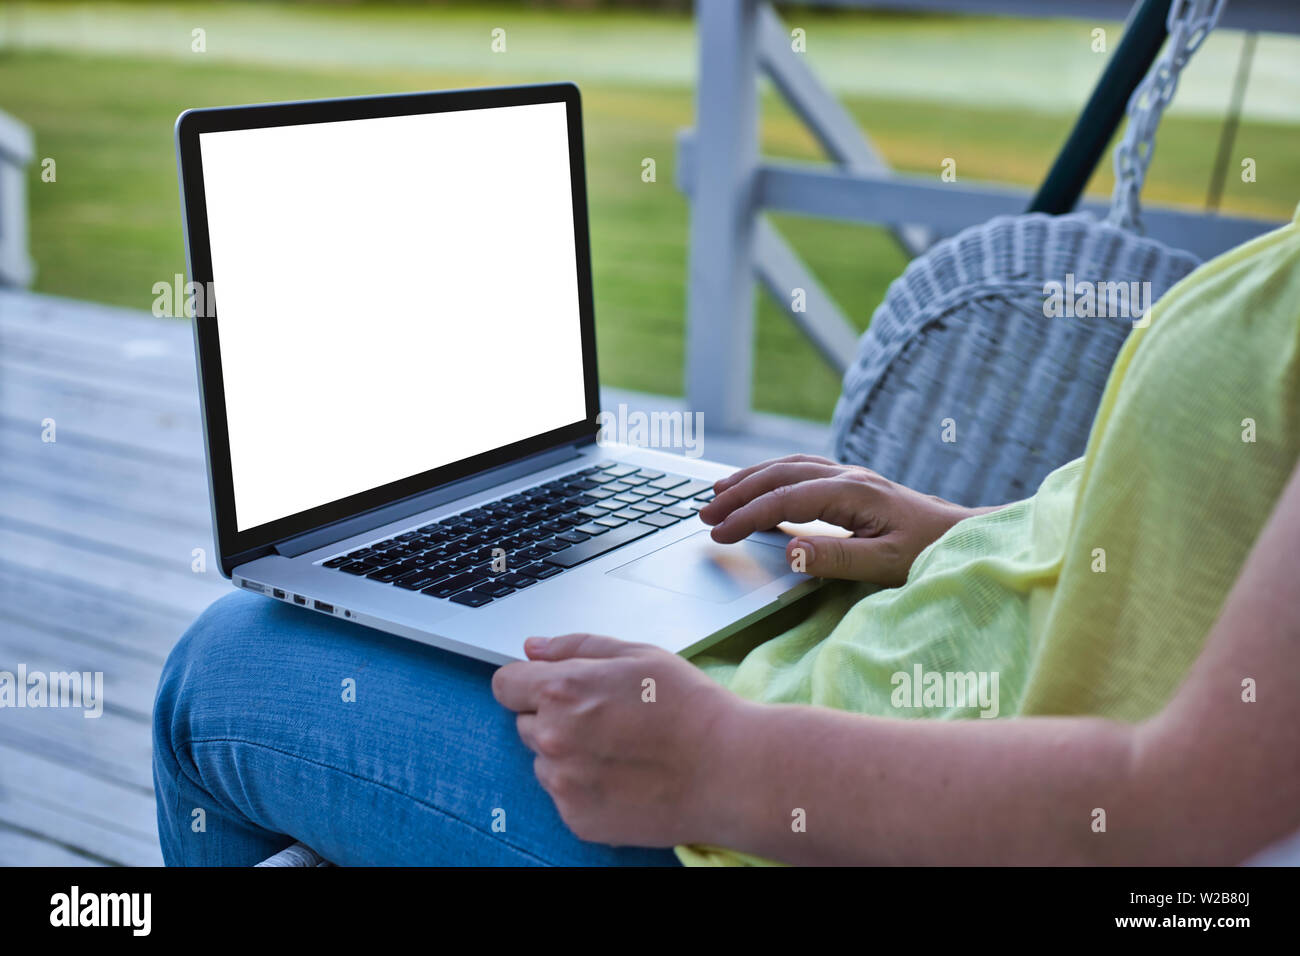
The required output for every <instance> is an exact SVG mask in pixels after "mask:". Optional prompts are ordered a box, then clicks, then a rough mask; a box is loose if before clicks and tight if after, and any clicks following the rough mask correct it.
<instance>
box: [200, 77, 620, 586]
mask: <svg viewBox="0 0 1300 956" xmlns="http://www.w3.org/2000/svg"><path fill="white" fill-rule="evenodd" d="M541 103H563V104H564V105H565V108H566V114H567V117H568V139H569V173H570V188H571V192H572V206H573V238H574V252H575V259H576V263H577V282H578V313H579V314H578V321H579V324H580V334H581V341H582V368H583V376H584V379H585V382H584V394H585V398H586V415H585V417H584V418H582V419H580V420H578V421H576V422H570V423H568V424H565V425H562V426H559V427H557V428H554V429H552V430H550V431H548V432H545V433H543V434H540V435H534V436H532V437H530V438H526V439H523V440H521V441H517V442H513V443H511V444H509V445H504V446H502V447H499V448H494V449H491V450H489V451H485V452H483V453H481V454H478V455H474V456H472V457H470V458H464V459H461V460H459V461H454V462H450V463H448V464H445V465H441V466H439V467H437V468H431V469H429V470H427V471H424V472H421V473H420V474H417V475H410V476H408V477H405V478H399V479H396V480H394V481H391V482H389V483H387V484H385V485H382V486H380V487H378V488H372V489H370V490H368V491H363V492H360V493H357V494H354V495H349V496H348V497H346V498H340V499H338V500H336V501H330V502H327V503H325V504H322V505H318V506H315V507H312V508H308V509H306V510H304V511H300V512H297V513H296V514H292V515H287V516H285V517H283V518H279V519H277V520H275V521H271V522H268V523H265V524H261V525H258V526H256V527H253V528H247V529H244V530H242V531H240V530H238V527H237V524H236V519H235V495H234V480H233V474H232V470H231V456H230V435H229V431H228V425H227V419H226V401H225V384H224V381H223V378H222V366H221V345H220V337H219V333H218V329H219V321H220V318H219V316H220V309H219V300H220V293H221V290H220V286H219V285H218V284H217V283H216V282H214V281H213V280H214V277H213V275H212V250H211V246H210V242H209V235H208V218H207V202H206V194H205V190H204V182H203V159H202V155H201V151H200V148H199V137H200V136H201V135H202V134H204V133H216V132H225V131H229V130H247V129H266V128H270V127H277V126H296V125H301V124H307V123H329V122H338V121H345V120H359V119H376V118H381V117H390V116H410V115H417V114H422V113H446V112H456V111H461V110H475V109H491V108H495V107H508V106H525V105H531V104H541ZM176 152H177V162H178V167H179V176H180V189H181V204H182V211H183V214H184V218H185V231H186V239H187V246H186V251H187V255H188V261H189V272H190V281H191V282H194V283H197V285H198V287H199V288H200V289H203V290H209V291H210V293H211V295H210V296H209V295H205V296H204V297H203V298H204V302H205V304H206V305H207V311H206V314H201V315H195V316H194V318H193V323H194V337H195V357H196V362H197V365H198V373H199V392H200V399H201V402H202V411H203V427H204V437H205V444H206V451H207V462H208V481H209V489H210V492H211V495H212V510H213V523H214V532H215V535H216V543H217V549H218V552H219V553H220V559H221V568H222V572H223V573H224V574H226V575H227V576H229V574H230V571H231V569H232V568H233V566H234V565H235V564H237V563H240V562H242V561H246V560H250V559H251V558H253V557H256V556H258V555H259V554H262V553H267V552H269V551H270V550H271V548H272V547H273V546H274V545H276V544H278V543H280V542H283V541H285V540H286V539H289V538H294V537H296V536H298V535H301V534H304V533H306V532H309V531H314V530H317V529H319V528H322V527H325V526H328V525H330V524H333V523H335V522H338V521H344V520H347V519H349V518H355V517H357V516H359V515H363V514H365V513H367V512H369V511H374V510H377V509H379V508H384V507H386V506H388V505H392V504H394V503H396V502H399V501H402V500H403V499H407V498H411V497H414V496H416V495H420V494H424V493H426V492H428V491H431V490H433V489H435V488H438V487H440V486H442V485H445V484H447V483H449V482H454V481H457V480H460V479H463V478H467V477H469V476H471V475H474V474H477V473H479V472H482V471H486V470H488V469H490V468H494V467H497V466H499V465H504V464H508V463H509V462H512V461H515V460H518V459H520V458H524V457H526V456H528V455H533V454H537V453H540V452H544V451H547V450H549V449H552V448H556V447H560V446H563V445H571V444H576V443H582V442H590V441H593V440H594V439H595V435H596V420H597V413H598V412H599V408H600V406H599V386H598V377H597V369H596V328H595V312H594V304H593V297H592V280H591V249H590V233H589V228H588V222H587V183H586V172H585V165H584V158H583V139H582V109H581V98H580V95H579V93H578V88H577V87H576V86H574V85H573V84H571V83H556V84H542V85H536V86H515V87H499V88H490V89H474V90H455V91H446V92H429V93H403V94H396V95H386V96H367V97H356V98H350V99H332V100H312V101H303V102H293V103H268V104H260V105H254V106H233V107H219V108H212V109H194V110H188V111H186V112H184V113H182V114H181V115H180V117H179V118H178V119H177V121H176ZM520 162H525V163H526V162H527V157H526V156H521V157H520ZM381 173H382V171H377V174H381ZM309 298H310V297H309V296H308V295H304V303H303V305H304V308H307V307H309ZM430 412H431V414H432V413H434V412H444V413H445V414H452V415H466V414H472V412H471V411H470V410H468V409H464V408H457V409H446V410H432V409H431V410H430Z"/></svg>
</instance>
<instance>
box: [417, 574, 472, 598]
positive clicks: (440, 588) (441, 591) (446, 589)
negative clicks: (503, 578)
mask: <svg viewBox="0 0 1300 956" xmlns="http://www.w3.org/2000/svg"><path fill="white" fill-rule="evenodd" d="M486 578H487V575H486V574H484V573H483V572H482V571H467V572H466V573H465V574H457V575H456V576H455V577H450V578H447V579H446V580H445V581H439V582H438V583H437V584H435V585H433V586H432V587H428V588H425V589H424V590H423V591H422V592H421V593H423V594H432V595H433V596H434V597H438V598H445V597H451V596H452V595H453V594H455V593H456V592H457V591H463V590H465V589H466V588H470V587H473V586H474V585H476V584H481V583H482V582H483V581H484V580H485V579H486Z"/></svg>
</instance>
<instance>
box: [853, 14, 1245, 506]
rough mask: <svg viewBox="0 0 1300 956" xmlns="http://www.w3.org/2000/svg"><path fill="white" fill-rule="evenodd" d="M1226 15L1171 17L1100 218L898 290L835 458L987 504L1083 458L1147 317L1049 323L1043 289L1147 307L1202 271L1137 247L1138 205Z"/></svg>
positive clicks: (1006, 235)
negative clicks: (1182, 86) (1087, 289)
mask: <svg viewBox="0 0 1300 956" xmlns="http://www.w3.org/2000/svg"><path fill="white" fill-rule="evenodd" d="M1222 5H1223V2H1222V0H1189V2H1183V0H1174V2H1173V3H1172V4H1170V5H1169V8H1168V14H1167V26H1168V31H1169V36H1170V43H1169V44H1168V46H1167V47H1166V49H1165V50H1164V52H1163V53H1162V54H1161V55H1160V56H1159V58H1158V59H1156V61H1155V63H1154V64H1153V65H1152V66H1151V68H1150V69H1149V70H1148V71H1147V72H1146V75H1145V76H1144V77H1143V79H1142V81H1141V82H1140V83H1139V84H1138V85H1137V86H1136V88H1135V89H1133V91H1132V94H1131V96H1130V97H1129V98H1128V102H1127V114H1128V120H1129V121H1128V126H1127V129H1126V131H1125V135H1124V138H1123V139H1122V140H1121V141H1120V143H1119V145H1118V146H1117V147H1116V149H1115V174H1116V175H1115V190H1114V194H1113V196H1112V200H1111V210H1110V214H1109V216H1108V217H1107V218H1106V219H1105V220H1098V219H1095V218H1093V217H1092V216H1091V215H1089V214H1087V213H1072V214H1069V215H1059V216H1054V215H1048V214H1046V213H1041V212H1030V213H1027V214H1025V215H1021V216H1003V217H999V218H996V219H993V220H991V221H989V222H986V223H983V224H981V225H978V226H972V227H971V228H969V229H966V230H965V231H963V232H961V233H959V234H958V235H956V236H953V237H952V238H949V239H946V240H944V241H942V242H940V243H938V244H936V245H935V246H934V247H933V248H931V249H930V250H928V251H927V252H925V253H924V254H922V255H920V256H918V257H917V258H916V259H914V260H913V261H912V262H911V263H910V264H909V265H908V267H907V269H906V270H905V271H904V272H903V274H902V275H901V276H900V277H899V278H898V279H896V280H895V281H894V282H893V284H892V285H891V286H890V287H889V291H888V292H887V294H886V296H885V299H884V301H883V302H882V303H881V305H880V307H879V308H878V309H877V310H876V312H875V314H874V315H873V317H872V320H871V325H870V327H869V328H868V330H867V331H866V333H865V334H864V335H863V336H862V339H861V341H860V343H859V348H858V356H857V359H856V360H855V362H854V363H853V365H852V366H850V368H849V369H848V371H847V372H846V373H845V376H844V387H843V391H842V394H841V395H840V399H839V402H838V403H837V405H836V408H835V414H834V417H833V419H832V424H831V431H832V443H833V446H832V447H833V452H834V455H835V457H836V458H838V459H839V460H841V461H844V462H849V463H855V464H863V465H868V466H869V467H871V468H872V469H874V470H876V471H878V472H880V473H881V474H883V475H885V476H886V477H888V478H891V479H893V480H895V481H898V482H901V483H902V484H904V485H906V486H908V487H910V488H915V489H916V490H918V491H923V492H926V493H928V494H936V495H940V496H942V497H944V498H948V499H950V500H952V501H956V502H959V503H961V504H965V505H988V504H1001V503H1004V502H1007V501H1015V500H1019V499H1021V498H1024V497H1027V496H1028V495H1030V494H1032V493H1033V492H1034V490H1035V489H1036V488H1037V487H1038V484H1039V483H1040V482H1041V481H1042V479H1043V478H1044V477H1045V476H1046V475H1047V473H1048V472H1050V471H1051V470H1052V469H1054V468H1056V467H1058V466H1060V465H1062V464H1064V463H1065V462H1067V461H1070V460H1071V459H1073V458H1077V457H1078V456H1079V455H1081V454H1082V453H1083V450H1084V447H1085V445H1086V443H1087V438H1088V431H1089V428H1090V426H1091V423H1092V418H1093V415H1094V413H1095V411H1096V408H1097V404H1098V402H1099V401H1100V398H1101V392H1102V389H1103V387H1104V386H1105V383H1106V379H1107V377H1108V375H1109V372H1110V367H1111V365H1112V363H1113V362H1114V359H1115V355H1116V353H1117V352H1118V351H1119V348H1120V346H1121V345H1123V343H1124V340H1125V338H1126V337H1127V335H1128V332H1129V330H1130V328H1132V326H1133V324H1134V321H1135V319H1137V318H1139V317H1138V316H1136V315H1134V314H1133V312H1132V311H1131V309H1130V310H1124V314H1122V315H1110V316H1097V317H1089V318H1078V317H1075V318H1049V317H1048V310H1047V309H1046V308H1045V298H1046V290H1047V289H1048V288H1049V285H1048V284H1049V283H1060V284H1062V285H1066V284H1068V283H1069V282H1071V281H1073V280H1077V281H1078V282H1080V283H1083V282H1087V283H1092V284H1097V283H1102V282H1104V283H1108V284H1110V283H1123V284H1124V285H1125V286H1126V287H1130V286H1128V284H1129V283H1150V285H1149V286H1143V287H1141V288H1143V289H1146V290H1149V295H1144V296H1142V298H1143V299H1144V300H1145V307H1146V308H1149V307H1150V304H1151V302H1153V301H1154V300H1155V299H1158V298H1159V297H1160V296H1161V295H1163V294H1164V293H1165V292H1166V291H1167V290H1168V289H1169V288H1170V287H1171V286H1172V285H1173V284H1174V283H1175V282H1177V281H1178V280H1179V279H1181V278H1182V277H1183V276H1185V275H1187V273H1189V272H1191V271H1192V269H1194V268H1195V267H1196V266H1197V265H1199V260H1198V259H1197V258H1196V257H1195V256H1194V255H1192V254H1191V253H1189V252H1185V251H1183V250H1180V249H1174V248H1170V247H1169V246H1166V245H1164V244H1163V243H1160V242H1158V241H1156V240H1154V239H1151V238H1147V237H1144V236H1142V235H1141V224H1140V219H1139V208H1138V195H1139V193H1140V190H1141V188H1142V183H1143V181H1144V180H1145V177H1146V171H1147V167H1148V166H1149V164H1150V162H1151V156H1152V152H1153V150H1154V137H1155V132H1156V127H1157V124H1158V123H1159V120H1160V117H1161V115H1162V114H1163V112H1164V109H1165V107H1166V106H1167V105H1168V104H1169V101H1170V100H1171V99H1172V98H1173V94H1174V91H1175V89H1176V87H1177V84H1178V77H1179V74H1180V73H1181V72H1182V69H1183V67H1184V66H1185V65H1186V63H1187V61H1188V59H1189V58H1190V57H1191V55H1192V54H1193V53H1194V52H1195V51H1196V49H1197V48H1198V47H1199V46H1200V44H1201V43H1202V42H1203V41H1204V39H1205V37H1206V35H1208V33H1209V31H1210V30H1211V29H1213V27H1214V25H1215V23H1217V21H1218V17H1219V13H1220V10H1221V9H1222ZM1144 6H1145V7H1146V8H1148V9H1149V8H1151V7H1153V6H1155V5H1154V4H1150V3H1148V4H1145V5H1144ZM1161 39H1163V33H1161V35H1160V36H1159V37H1158V38H1157V39H1156V42H1155V47H1154V48H1153V54H1154V49H1158V48H1159V40H1161ZM1122 52H1123V50H1122V49H1121V51H1120V53H1122ZM1120 53H1117V55H1116V59H1117V60H1118V59H1120ZM1129 66H1130V68H1131V64H1129ZM1108 72H1110V68H1109V67H1108ZM1104 82H1105V78H1103V83H1104ZM1081 124H1082V120H1081ZM1105 135H1106V136H1107V137H1108V136H1109V130H1107V131H1105ZM1070 146H1071V144H1067V148H1066V149H1067V152H1068V151H1069V149H1070ZM1076 165H1077V164H1076ZM1088 168H1089V170H1090V168H1091V165H1090V164H1089V167H1088ZM1086 175H1087V173H1086V172H1085V173H1084V174H1083V178H1086ZM1079 185H1080V187H1081V185H1082V179H1080V181H1079ZM1074 198H1077V193H1076V194H1075V196H1074V197H1073V198H1071V200H1070V201H1069V204H1068V206H1067V208H1069V207H1072V206H1073V205H1074ZM1111 288H1114V287H1113V286H1111ZM1130 288H1131V287H1130Z"/></svg>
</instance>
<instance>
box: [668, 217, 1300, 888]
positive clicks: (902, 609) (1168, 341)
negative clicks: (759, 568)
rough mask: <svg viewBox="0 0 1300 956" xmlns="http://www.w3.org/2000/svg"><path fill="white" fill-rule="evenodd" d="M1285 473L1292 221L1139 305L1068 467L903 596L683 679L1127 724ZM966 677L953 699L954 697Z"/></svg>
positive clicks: (703, 851)
mask: <svg viewBox="0 0 1300 956" xmlns="http://www.w3.org/2000/svg"><path fill="white" fill-rule="evenodd" d="M1297 217H1298V219H1300V210H1297ZM1044 321H1056V322H1060V321H1074V322H1081V321H1082V322H1086V321H1091V320H1089V319H1066V318H1053V319H1044ZM1298 459H1300V224H1298V222H1297V221H1292V222H1291V223H1290V224H1289V225H1287V226H1284V227H1283V228H1281V229H1278V230H1276V231H1274V232H1272V233H1269V234H1268V235H1266V236H1261V237H1259V238H1258V239H1255V240H1253V241H1251V242H1249V243H1247V244H1245V245H1243V246H1241V247H1239V248H1237V249H1234V250H1232V251H1230V252H1228V253H1225V254H1224V255H1222V256H1220V257H1218V258H1217V259H1214V260H1213V261H1211V262H1208V263H1206V264H1205V265H1203V266H1201V267H1200V268H1199V269H1197V270H1196V271H1195V272H1193V273H1192V274H1191V275H1189V276H1187V277H1186V278H1185V279H1184V280H1183V281H1182V282H1180V283H1178V284H1177V285H1176V286H1175V287H1174V288H1173V289H1171V290H1170V291H1169V292H1168V293H1167V294H1166V295H1165V296H1164V297H1163V298H1162V299H1161V300H1160V301H1159V302H1157V303H1156V304H1155V305H1154V306H1153V308H1152V310H1151V322H1150V325H1149V326H1148V327H1146V328H1138V329H1135V330H1134V331H1133V332H1132V333H1131V335H1130V336H1129V339H1128V341H1127V342H1126V343H1125V345H1124V347H1123V349H1122V350H1121V351H1120V353H1119V356H1118V357H1117V359H1116V361H1115V366H1114V368H1113V369H1112V370H1111V374H1110V379H1109V381H1108V382H1107V385H1106V390H1105V392H1104V393H1103V395H1102V399H1101V404H1100V406H1099V408H1098V410H1097V417H1096V419H1095V420H1094V422H1093V426H1092V432H1091V434H1090V436H1089V440H1088V447H1087V450H1086V451H1085V453H1084V455H1083V457H1082V458H1080V459H1077V460H1075V461H1073V462H1070V463H1069V464H1066V465H1064V466H1062V467H1061V468H1059V469H1057V470H1056V471H1054V472H1053V473H1052V474H1050V475H1048V476H1047V478H1045V479H1044V481H1043V483H1042V485H1041V486H1040V487H1039V489H1038V491H1037V492H1036V493H1035V494H1034V496H1033V497H1032V498H1029V499H1027V500H1025V501H1022V502H1019V503H1017V504H1014V505H1011V506H1010V507H1007V508H1004V509H1002V510H1000V511H997V512H994V513H991V514H988V515H982V516H978V517H974V518H969V519H967V520H965V521H962V522H960V523H959V524H957V525H956V526H954V527H953V528H952V530H950V531H949V532H948V533H947V534H945V535H944V536H943V537H942V538H940V539H939V540H938V541H936V542H935V543H934V544H932V545H931V546H930V547H929V548H927V549H926V550H925V551H924V552H922V554H921V555H920V556H919V557H918V558H917V560H916V562H915V564H914V565H913V567H912V570H911V573H910V575H909V576H908V580H907V583H906V584H905V585H904V586H903V587H900V588H894V589H890V590H884V591H876V592H874V593H868V591H869V589H867V588H864V587H862V586H858V585H852V584H846V583H834V584H829V585H827V586H826V587H824V588H822V589H821V590H820V591H819V592H818V593H817V594H816V595H814V596H813V597H812V598H810V599H809V613H808V616H807V617H806V618H805V619H804V620H802V621H801V622H799V623H798V624H797V625H795V626H794V627H791V628H789V629H788V630H785V631H784V632H783V633H780V634H777V635H776V636H770V630H769V631H766V632H764V631H762V630H754V629H750V630H748V631H745V632H742V633H740V634H738V635H736V636H735V637H733V638H730V639H728V640H727V641H725V642H723V643H722V644H721V645H719V646H718V647H717V648H715V649H714V650H712V651H710V652H708V653H706V654H704V655H701V656H700V657H698V658H696V663H697V664H698V665H699V666H700V667H701V668H703V669H704V670H705V672H706V673H708V674H709V675H710V676H712V677H714V678H715V679H716V680H718V681H719V682H721V683H723V684H725V685H726V686H728V687H730V688H731V689H732V690H734V691H735V692H736V693H738V694H740V695H741V696H743V697H747V698H750V699H753V700H757V701H766V702H772V703H780V702H786V703H791V702H793V703H803V704H815V705H819V706H824V707H834V708H837V709H840V710H847V711H854V712H858V713H865V714H875V715H879V716H893V717H900V718H915V717H928V718H972V717H978V716H979V715H981V714H984V715H986V716H1001V717H1007V716H1013V715H1029V714H1092V715H1097V716H1102V717H1109V718H1113V719H1117V720H1123V721H1137V720H1141V719H1143V718H1145V717H1147V716H1149V715H1151V714H1154V713H1156V712H1158V711H1159V710H1160V709H1161V708H1162V707H1163V706H1164V704H1165V703H1166V702H1167V701H1168V700H1169V699H1170V697H1171V696H1172V695H1173V693H1174V692H1175V690H1176V689H1177V688H1178V686H1179V684H1180V683H1181V682H1182V680H1183V678H1184V677H1185V675H1186V674H1187V671H1188V669H1189V667H1190V666H1191V664H1192V662H1193V661H1194V660H1195V659H1196V657H1197V655H1198V654H1199V653H1200V650H1201V646H1202V644H1203V643H1204V640H1205V638H1206V636H1207V634H1208V633H1209V631H1210V628H1211V626H1212V625H1213V623H1214V621H1215V619H1216V617H1217V616H1218V613H1219V608H1220V606H1221V605H1222V603H1223V601H1224V598H1225V597H1226V596H1227V594H1228V592H1229V590H1230V589H1231V587H1232V585H1233V583H1234V581H1235V579H1236V577H1237V574H1238V572H1239V571H1240V569H1241V567H1242V564H1243V562H1244V561H1245V558H1246V555H1247V554H1248V553H1249V551H1250V549H1251V547H1252V545H1253V544H1254V541H1255V538H1256V537H1257V536H1258V534H1259V532H1260V530H1261V529H1262V527H1263V525H1264V523H1265V521H1266V520H1267V519H1268V516H1269V514H1270V512H1271V510H1272V508H1273V504H1274V502H1275V501H1276V500H1277V498H1278V496H1279V495H1280V494H1281V491H1282V488H1283V486H1284V485H1285V483H1286V480H1287V478H1288V477H1289V476H1290V474H1291V472H1292V470H1293V469H1294V468H1295V465H1296V462H1297V460H1298ZM1297 581H1298V582H1300V569H1298V575H1297ZM864 594H865V595H866V596H865V597H864V596H863V595H864ZM759 627H760V628H761V627H762V625H760V626H759ZM900 675H906V676H905V677H900ZM933 675H937V676H933ZM1242 676H1243V678H1244V677H1249V676H1256V677H1258V676H1261V675H1245V674H1243V675H1242ZM972 679H973V681H974V683H973V684H972V683H969V681H970V680H972ZM981 681H982V682H983V683H982V684H981ZM964 682H965V686H966V687H967V688H968V696H966V697H965V698H964V699H963V698H962V697H961V696H959V695H957V696H955V695H954V690H955V689H956V690H960V688H961V686H962V685H963V683H964ZM981 689H982V690H983V692H984V693H983V696H980V694H979V693H978V691H979V690H981ZM677 854H678V857H679V858H680V859H681V860H682V862H684V863H687V864H743V863H763V862H766V861H763V860H759V859H756V858H754V857H750V856H747V855H744V854H739V853H733V852H731V851H728V850H720V849H714V848H704V847H678V848H677Z"/></svg>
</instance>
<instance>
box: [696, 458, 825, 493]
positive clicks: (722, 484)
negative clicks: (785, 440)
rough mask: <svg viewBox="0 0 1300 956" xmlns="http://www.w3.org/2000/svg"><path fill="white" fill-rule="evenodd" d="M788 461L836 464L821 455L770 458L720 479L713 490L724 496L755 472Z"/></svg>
mask: <svg viewBox="0 0 1300 956" xmlns="http://www.w3.org/2000/svg"><path fill="white" fill-rule="evenodd" d="M788 461H811V462H816V463H817V464H821V465H833V464H835V462H833V461H831V460H830V459H829V458H823V457H821V456H820V455H786V456H785V457H783V458H769V459H768V460H767V461H760V462H759V463H758V464H757V465H750V466H749V467H748V468H742V469H740V470H739V471H736V472H733V473H732V474H730V475H728V476H727V477H726V478H719V479H718V480H717V481H715V482H714V483H713V490H714V491H715V492H717V493H718V494H722V492H724V491H726V490H727V489H728V488H730V487H731V486H732V485H734V484H735V483H736V482H738V481H743V480H744V479H746V478H748V477H749V476H750V475H752V474H753V473H754V472H756V471H759V470H760V469H763V468H769V467H771V466H772V465H777V464H780V463H781V462H788Z"/></svg>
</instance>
